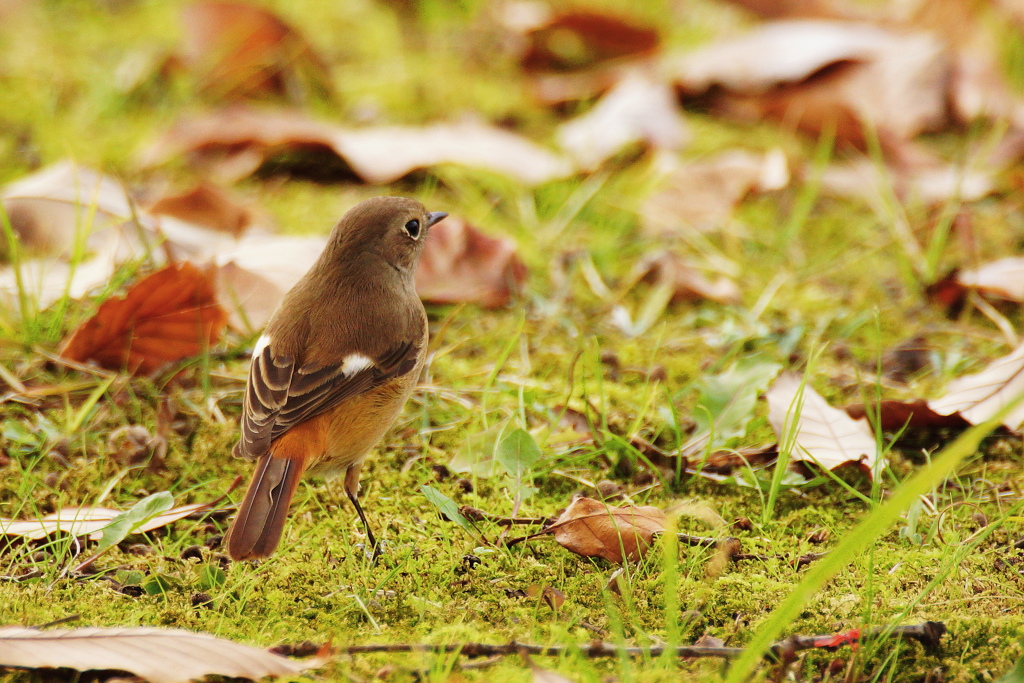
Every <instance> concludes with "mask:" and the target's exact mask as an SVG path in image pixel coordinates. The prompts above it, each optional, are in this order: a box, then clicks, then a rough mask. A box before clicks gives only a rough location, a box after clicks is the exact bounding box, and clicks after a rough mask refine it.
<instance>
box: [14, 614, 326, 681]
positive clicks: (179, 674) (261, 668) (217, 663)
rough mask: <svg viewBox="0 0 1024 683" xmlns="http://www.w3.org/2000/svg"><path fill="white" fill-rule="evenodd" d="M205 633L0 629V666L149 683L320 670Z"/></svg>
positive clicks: (308, 663) (309, 662)
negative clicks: (119, 675) (129, 676)
mask: <svg viewBox="0 0 1024 683" xmlns="http://www.w3.org/2000/svg"><path fill="white" fill-rule="evenodd" d="M323 664H324V660H323V659H322V658H316V659H313V660H307V661H304V662H296V661H292V660H290V659H286V658H284V657H280V656H278V655H274V654H271V653H269V652H267V651H266V650H260V649H259V648H255V647H252V646H250V645H243V644H241V643H236V642H233V641H230V640H225V639H223V638H216V637H214V636H211V635H207V634H205V633H193V632H190V631H185V630H181V629H164V628H76V629H48V630H45V631H41V630H38V629H32V628H24V627H22V626H3V627H0V666H11V667H20V668H27V669H51V668H69V669H77V670H79V671H91V670H109V669H113V670H118V671H128V672H131V673H133V674H135V675H137V676H140V677H141V678H144V679H146V680H148V681H152V683H186V682H187V681H191V680H194V679H200V678H205V677H206V676H211V675H218V676H225V677H229V678H248V679H252V680H257V679H261V678H265V677H267V676H293V677H294V676H298V674H299V673H301V672H302V671H305V670H306V669H311V668H316V667H319V666H322V665H323Z"/></svg>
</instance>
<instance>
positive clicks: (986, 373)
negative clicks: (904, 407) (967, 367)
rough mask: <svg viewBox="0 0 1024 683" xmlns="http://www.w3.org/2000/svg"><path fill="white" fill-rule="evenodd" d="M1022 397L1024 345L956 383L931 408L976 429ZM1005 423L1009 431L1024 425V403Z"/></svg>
mask: <svg viewBox="0 0 1024 683" xmlns="http://www.w3.org/2000/svg"><path fill="white" fill-rule="evenodd" d="M1022 393H1024V345H1021V346H1018V347H1017V348H1016V349H1014V350H1013V351H1012V352H1011V353H1009V354H1007V355H1005V356H1003V357H1002V358H997V359H995V360H994V361H992V362H991V363H989V364H988V366H986V367H985V369H984V370H982V371H981V372H976V373H974V374H971V375H965V376H964V377H960V378H957V379H955V380H953V381H952V382H950V383H949V386H948V387H947V388H946V393H945V394H944V395H942V396H940V397H939V398H934V399H932V400H930V401H928V407H929V408H930V409H931V410H933V411H935V412H936V413H938V414H939V415H950V416H951V415H954V414H958V415H960V416H962V417H963V418H964V419H965V420H967V421H968V422H970V423H971V424H972V425H976V424H980V423H982V422H984V421H985V420H988V419H989V418H992V417H994V416H995V415H996V413H998V412H999V411H1000V410H1002V409H1003V407H1004V406H1006V405H1007V404H1009V403H1010V402H1011V401H1013V400H1014V399H1016V398H1017V397H1019V396H1020V395H1021V394H1022ZM1002 423H1003V425H1005V426H1006V428H1007V429H1010V430H1011V431H1017V430H1018V429H1019V428H1020V426H1021V424H1022V423H1024V403H1022V402H1018V403H1017V406H1016V407H1015V408H1013V409H1012V410H1011V411H1010V412H1009V414H1007V415H1006V417H1004V418H1003V422H1002Z"/></svg>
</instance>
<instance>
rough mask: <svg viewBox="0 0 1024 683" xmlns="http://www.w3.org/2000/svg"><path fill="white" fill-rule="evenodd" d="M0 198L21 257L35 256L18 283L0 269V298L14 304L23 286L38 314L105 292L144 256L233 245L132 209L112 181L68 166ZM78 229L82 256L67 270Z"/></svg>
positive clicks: (195, 254)
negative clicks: (124, 267) (65, 300)
mask: <svg viewBox="0 0 1024 683" xmlns="http://www.w3.org/2000/svg"><path fill="white" fill-rule="evenodd" d="M2 196H3V202H4V205H5V207H7V208H8V209H11V208H13V209H14V211H13V213H12V215H11V219H12V223H13V227H14V229H15V231H16V232H18V233H19V236H20V238H21V240H22V242H23V244H26V245H28V246H29V251H30V253H29V254H28V255H29V256H36V258H27V259H23V260H22V262H21V278H20V282H19V278H18V273H17V272H16V271H15V269H14V268H12V267H4V268H0V300H2V299H6V303H8V304H13V303H14V302H16V301H17V296H18V294H19V287H23V288H24V290H25V291H26V293H27V294H28V296H29V297H30V298H31V299H32V300H33V302H34V303H35V305H36V306H37V307H38V308H39V309H44V308H46V307H48V306H50V305H51V304H53V303H54V302H55V301H57V300H59V299H61V298H62V297H64V296H65V294H66V295H67V296H68V297H70V298H72V299H79V298H81V297H83V296H85V295H87V294H88V293H89V292H90V291H92V290H93V289H95V288H97V287H102V286H105V285H106V284H107V283H109V282H110V279H111V277H112V276H113V275H114V273H115V272H116V271H117V269H118V267H119V266H120V265H121V264H122V263H124V262H125V261H128V260H132V259H137V258H139V257H141V256H143V255H146V256H148V257H150V258H152V259H153V260H154V261H155V262H157V263H160V262H161V261H162V260H163V259H164V257H165V256H167V255H171V256H172V257H174V258H179V259H185V258H190V257H191V258H207V257H208V255H209V254H210V253H219V252H220V251H222V250H223V249H225V248H226V245H227V244H228V243H231V242H233V238H232V237H231V236H229V235H226V234H223V233H213V232H211V231H210V230H208V229H206V228H202V227H199V226H196V225H192V224H190V223H187V222H184V221H182V220H178V219H177V218H173V217H171V216H166V215H165V216H159V217H155V216H153V215H151V214H149V213H146V212H145V211H140V210H136V209H135V208H134V206H133V199H132V197H131V196H130V195H129V194H128V193H127V192H126V191H125V189H124V188H123V187H122V185H121V184H120V183H119V182H118V181H117V180H115V179H113V178H111V177H109V176H104V175H102V174H100V173H97V172H96V171H93V170H90V169H88V168H83V167H80V166H77V165H75V164H72V163H70V162H60V163H57V164H54V165H53V166H50V167H48V168H45V169H43V170H42V171H39V172H38V173H34V174H32V175H30V176H28V177H26V178H23V179H21V180H18V181H16V182H14V183H11V184H10V185H8V186H7V187H5V188H4V191H3V195H2ZM9 202H10V204H9ZM79 231H83V233H82V234H83V236H84V238H85V239H84V251H85V253H84V257H83V258H82V259H81V260H80V261H78V262H77V263H76V264H75V265H74V266H72V264H71V261H72V259H71V252H72V248H73V245H74V244H75V242H76V240H79V239H81V237H79ZM4 244H5V245H6V241H4ZM157 246H162V247H163V248H162V249H155V248H154V247H157Z"/></svg>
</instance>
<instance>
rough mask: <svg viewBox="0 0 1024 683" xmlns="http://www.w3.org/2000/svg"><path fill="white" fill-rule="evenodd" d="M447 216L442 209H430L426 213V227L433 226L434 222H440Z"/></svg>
mask: <svg viewBox="0 0 1024 683" xmlns="http://www.w3.org/2000/svg"><path fill="white" fill-rule="evenodd" d="M447 217H448V214H446V213H445V212H444V211H431V212H430V213H428V214H427V227H428V228H430V227H433V226H434V225H435V224H437V223H440V222H441V221H443V220H444V219H445V218H447Z"/></svg>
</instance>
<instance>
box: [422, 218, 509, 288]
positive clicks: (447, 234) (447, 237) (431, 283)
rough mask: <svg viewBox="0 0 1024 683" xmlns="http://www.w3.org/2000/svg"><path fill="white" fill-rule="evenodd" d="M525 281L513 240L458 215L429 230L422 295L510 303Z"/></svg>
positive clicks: (423, 262)
mask: <svg viewBox="0 0 1024 683" xmlns="http://www.w3.org/2000/svg"><path fill="white" fill-rule="evenodd" d="M525 281H526V266H525V265H523V262H522V261H521V260H520V259H519V256H518V255H517V254H516V245H515V243H514V242H512V241H511V240H508V239H501V238H496V237H489V236H488V235H485V234H484V233H482V232H480V231H479V230H477V229H476V228H474V227H473V226H471V225H469V224H468V223H466V221H464V220H462V219H460V218H458V217H455V216H449V217H448V218H447V219H446V220H444V221H443V222H441V223H438V224H437V225H435V226H434V227H433V228H431V229H430V233H429V234H428V235H427V242H426V246H425V247H424V249H423V255H422V257H421V258H420V262H419V266H418V268H417V269H416V291H417V292H418V293H419V295H420V298H421V299H422V300H423V301H426V302H429V303H438V304H450V303H477V304H480V305H481V306H484V307H485V308H497V307H500V306H505V305H507V304H508V303H509V302H510V301H511V300H512V296H513V294H515V293H517V292H518V291H519V290H520V289H521V288H522V285H523V283H524V282H525Z"/></svg>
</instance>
